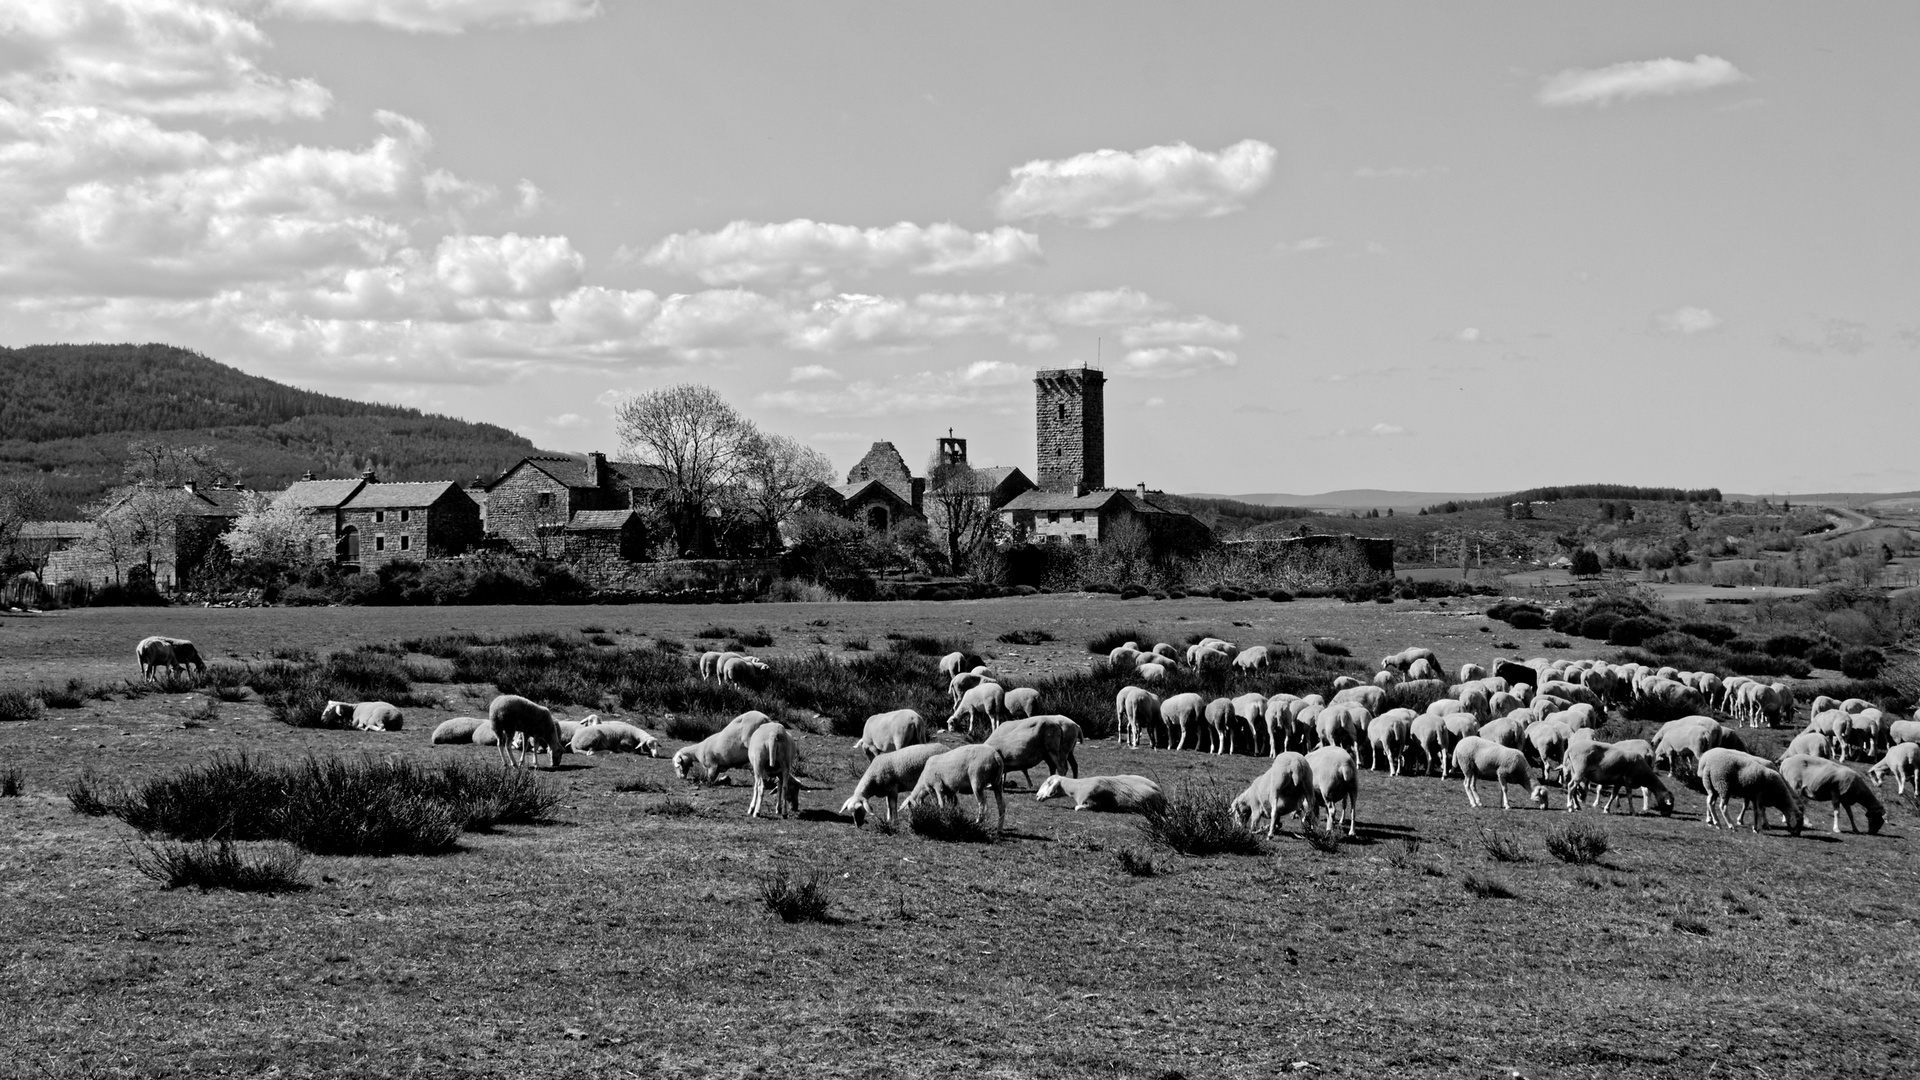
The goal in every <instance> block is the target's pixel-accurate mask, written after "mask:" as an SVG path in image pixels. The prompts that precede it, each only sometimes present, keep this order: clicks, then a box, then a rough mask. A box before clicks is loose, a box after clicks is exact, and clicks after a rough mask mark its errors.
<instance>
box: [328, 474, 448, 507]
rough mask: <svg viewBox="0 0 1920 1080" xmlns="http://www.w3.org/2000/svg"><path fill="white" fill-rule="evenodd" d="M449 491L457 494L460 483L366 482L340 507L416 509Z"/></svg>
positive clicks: (443, 481) (438, 499)
mask: <svg viewBox="0 0 1920 1080" xmlns="http://www.w3.org/2000/svg"><path fill="white" fill-rule="evenodd" d="M449 491H451V492H454V493H456V494H457V493H458V492H459V491H460V485H459V484H456V483H454V482H453V481H451V480H429V481H425V482H422V483H411V484H405V483H403V484H368V485H366V486H365V487H363V488H361V489H360V491H359V492H358V493H357V494H355V495H354V497H353V498H351V499H348V500H347V502H346V505H344V506H342V507H341V509H343V510H386V509H406V510H416V509H419V508H421V507H427V506H432V505H433V504H434V503H436V502H439V501H440V499H441V498H442V497H443V496H445V495H446V494H447V493H448V492H449Z"/></svg>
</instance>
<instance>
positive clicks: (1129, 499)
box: [1000, 488, 1185, 514]
mask: <svg viewBox="0 0 1920 1080" xmlns="http://www.w3.org/2000/svg"><path fill="white" fill-rule="evenodd" d="M1115 500H1119V501H1120V502H1123V503H1125V504H1127V506H1129V507H1131V508H1132V509H1133V511H1134V512H1135V513H1137V514H1180V513H1184V512H1185V511H1181V510H1168V509H1166V508H1165V507H1160V506H1155V505H1154V504H1153V503H1152V502H1151V501H1149V500H1147V499H1143V498H1141V497H1140V495H1139V494H1138V493H1137V492H1135V491H1133V490H1132V489H1130V488H1102V489H1100V490H1098V491H1089V492H1087V493H1086V494H1085V495H1075V494H1073V493H1071V492H1066V491H1041V490H1039V489H1037V488H1036V489H1035V490H1033V491H1023V492H1021V493H1020V494H1019V495H1016V496H1014V497H1013V498H1012V499H1010V500H1008V502H1007V504H1006V505H1005V506H1002V507H1001V508H1000V510H1001V512H1003V513H1004V512H1007V511H1013V510H1032V511H1039V512H1041V513H1045V512H1047V511H1051V510H1103V509H1105V508H1106V507H1107V506H1108V505H1109V504H1110V503H1112V502H1114V501H1115Z"/></svg>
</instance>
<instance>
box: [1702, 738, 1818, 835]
mask: <svg viewBox="0 0 1920 1080" xmlns="http://www.w3.org/2000/svg"><path fill="white" fill-rule="evenodd" d="M1700 786H1701V788H1702V789H1703V790H1704V791H1705V792H1706V795H1707V816H1706V822H1705V823H1706V824H1707V825H1710V826H1711V825H1720V824H1725V826H1726V827H1727V828H1729V829H1731V828H1733V827H1734V824H1735V821H1736V820H1740V821H1744V820H1746V816H1747V811H1748V810H1752V811H1753V831H1754V832H1760V831H1762V830H1763V829H1765V828H1766V827H1767V809H1768V808H1769V807H1771V808H1773V809H1775V810H1778V811H1780V814H1781V816H1782V817H1784V818H1786V822H1787V832H1788V833H1790V834H1791V835H1794V836H1799V835H1800V829H1801V827H1802V826H1803V825H1804V824H1805V818H1804V817H1803V815H1802V814H1801V811H1800V799H1799V797H1798V796H1797V795H1795V794H1794V793H1793V789H1792V788H1791V787H1789V786H1788V785H1787V781H1786V778H1785V777H1783V776H1781V775H1780V774H1779V772H1777V771H1775V769H1774V767H1773V765H1772V764H1771V763H1770V762H1768V761H1767V759H1766V758H1762V757H1755V756H1754V755H1752V754H1749V753H1746V752H1745V751H1741V750H1731V749H1728V748H1727V747H1724V746H1722V747H1718V748H1716V749H1713V750H1709V751H1707V752H1706V753H1704V754H1702V755H1700ZM1732 798H1740V799H1743V800H1745V805H1744V806H1742V807H1741V808H1740V817H1739V818H1738V819H1730V818H1728V817H1727V800H1728V799H1732Z"/></svg>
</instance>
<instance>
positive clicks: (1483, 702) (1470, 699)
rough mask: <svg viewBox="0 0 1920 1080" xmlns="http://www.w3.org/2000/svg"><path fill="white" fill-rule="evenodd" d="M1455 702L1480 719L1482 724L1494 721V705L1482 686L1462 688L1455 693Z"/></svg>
mask: <svg viewBox="0 0 1920 1080" xmlns="http://www.w3.org/2000/svg"><path fill="white" fill-rule="evenodd" d="M1453 697H1454V700H1455V701H1458V702H1459V703H1460V707H1461V708H1463V709H1465V710H1466V711H1468V712H1470V713H1472V714H1473V715H1475V716H1477V717H1479V718H1480V722H1481V723H1483V724H1484V723H1486V722H1487V721H1489V720H1491V719H1493V705H1492V702H1491V699H1490V698H1489V696H1488V694H1487V691H1486V690H1485V689H1484V688H1483V687H1480V686H1462V687H1461V688H1460V689H1458V690H1456V691H1454V695H1453Z"/></svg>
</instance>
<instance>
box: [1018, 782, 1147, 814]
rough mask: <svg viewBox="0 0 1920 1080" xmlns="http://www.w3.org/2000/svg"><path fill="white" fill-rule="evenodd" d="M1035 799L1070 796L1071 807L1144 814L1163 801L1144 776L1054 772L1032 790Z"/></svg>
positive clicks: (1042, 799)
mask: <svg viewBox="0 0 1920 1080" xmlns="http://www.w3.org/2000/svg"><path fill="white" fill-rule="evenodd" d="M1033 797H1034V799H1035V800H1037V801H1045V800H1047V799H1058V798H1062V797H1071V798H1072V799H1073V808H1074V809H1075V810H1106V811H1109V812H1112V813H1116V814H1144V813H1148V812H1149V811H1152V810H1157V809H1159V808H1161V807H1163V806H1165V805H1166V804H1167V797H1166V795H1165V794H1163V793H1162V792H1161V791H1160V785H1159V784H1156V783H1154V782H1153V781H1152V780H1149V779H1147V778H1146V777H1144V776H1132V775H1126V776H1089V777H1086V778H1084V779H1074V778H1071V777H1066V776H1061V775H1060V774H1059V773H1055V774H1053V775H1052V776H1049V777H1047V778H1046V779H1045V780H1043V781H1041V783H1040V790H1038V791H1036V792H1034V793H1033Z"/></svg>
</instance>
